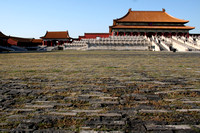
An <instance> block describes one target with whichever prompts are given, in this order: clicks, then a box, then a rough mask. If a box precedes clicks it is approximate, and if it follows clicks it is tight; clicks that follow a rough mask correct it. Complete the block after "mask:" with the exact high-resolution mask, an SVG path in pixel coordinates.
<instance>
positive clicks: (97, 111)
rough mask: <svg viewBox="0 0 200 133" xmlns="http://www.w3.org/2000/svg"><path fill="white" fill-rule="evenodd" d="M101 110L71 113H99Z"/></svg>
mask: <svg viewBox="0 0 200 133" xmlns="http://www.w3.org/2000/svg"><path fill="white" fill-rule="evenodd" d="M101 111H103V110H72V112H76V113H99V112H101Z"/></svg>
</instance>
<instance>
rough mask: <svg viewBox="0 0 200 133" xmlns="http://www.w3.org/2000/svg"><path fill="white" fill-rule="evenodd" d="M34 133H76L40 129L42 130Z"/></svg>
mask: <svg viewBox="0 0 200 133" xmlns="http://www.w3.org/2000/svg"><path fill="white" fill-rule="evenodd" d="M33 133H75V132H73V131H69V130H57V129H40V130H35V131H34V132H33Z"/></svg>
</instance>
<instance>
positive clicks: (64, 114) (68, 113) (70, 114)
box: [48, 112, 77, 116]
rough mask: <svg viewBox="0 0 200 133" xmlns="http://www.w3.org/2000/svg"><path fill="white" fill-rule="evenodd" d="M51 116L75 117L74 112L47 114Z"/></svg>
mask: <svg viewBox="0 0 200 133" xmlns="http://www.w3.org/2000/svg"><path fill="white" fill-rule="evenodd" d="M48 114H51V115H63V116H76V115H77V113H76V112H49V113H48Z"/></svg>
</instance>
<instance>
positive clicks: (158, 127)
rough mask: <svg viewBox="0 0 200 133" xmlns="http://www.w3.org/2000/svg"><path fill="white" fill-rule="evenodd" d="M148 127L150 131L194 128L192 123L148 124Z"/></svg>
mask: <svg viewBox="0 0 200 133" xmlns="http://www.w3.org/2000/svg"><path fill="white" fill-rule="evenodd" d="M145 127H146V129H147V130H148V131H152V130H161V131H162V130H190V129H192V128H191V126H190V125H154V124H146V125H145Z"/></svg>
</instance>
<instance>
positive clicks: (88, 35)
mask: <svg viewBox="0 0 200 133" xmlns="http://www.w3.org/2000/svg"><path fill="white" fill-rule="evenodd" d="M111 35H112V34H111V33H85V35H84V36H79V40H81V39H95V38H97V37H100V38H108V37H109V36H111Z"/></svg>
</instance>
